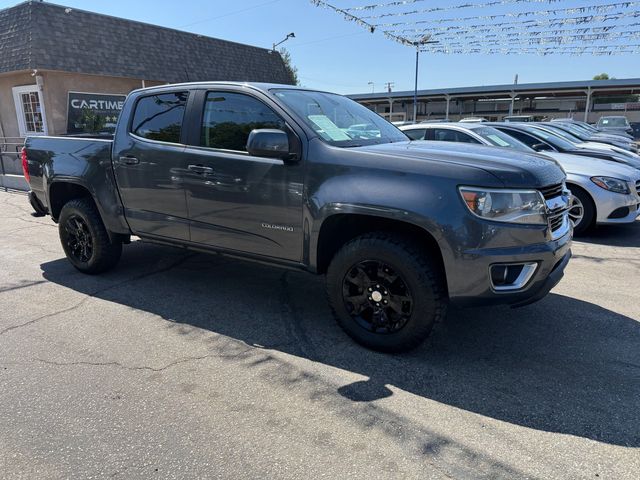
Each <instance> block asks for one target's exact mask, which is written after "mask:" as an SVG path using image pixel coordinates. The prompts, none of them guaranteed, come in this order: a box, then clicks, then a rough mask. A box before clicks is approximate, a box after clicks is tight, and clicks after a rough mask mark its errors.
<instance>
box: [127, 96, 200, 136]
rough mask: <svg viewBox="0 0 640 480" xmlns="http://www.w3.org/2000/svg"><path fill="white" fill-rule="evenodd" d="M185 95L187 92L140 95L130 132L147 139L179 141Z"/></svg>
mask: <svg viewBox="0 0 640 480" xmlns="http://www.w3.org/2000/svg"><path fill="white" fill-rule="evenodd" d="M187 97H188V93H187V92H171V93H163V94H160V95H150V96H148V97H142V98H141V99H140V100H138V103H137V104H136V109H135V112H134V114H133V122H132V123H131V133H133V134H134V135H137V136H138V137H142V138H147V139H149V140H156V141H160V142H168V143H180V135H181V134H182V122H183V120H184V111H185V107H186V105H187Z"/></svg>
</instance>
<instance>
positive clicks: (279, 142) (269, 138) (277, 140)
mask: <svg viewBox="0 0 640 480" xmlns="http://www.w3.org/2000/svg"><path fill="white" fill-rule="evenodd" d="M247 152H249V154H250V155H253V156H255V157H267V158H280V159H282V160H285V159H288V157H289V155H290V154H291V152H290V150H289V136H288V135H287V134H286V133H285V132H283V131H282V130H277V129H272V128H260V129H256V130H251V133H250V134H249V139H248V140H247Z"/></svg>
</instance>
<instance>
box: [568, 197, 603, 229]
mask: <svg viewBox="0 0 640 480" xmlns="http://www.w3.org/2000/svg"><path fill="white" fill-rule="evenodd" d="M568 188H569V190H570V191H571V195H573V196H574V197H576V198H577V199H578V200H580V203H582V209H583V216H582V221H581V222H580V224H579V225H577V226H575V225H574V229H573V233H574V235H581V234H583V233H585V232H587V231H588V230H589V229H590V228H591V227H593V225H594V223H595V216H596V211H595V207H594V205H593V201H592V200H591V197H589V195H588V194H587V193H585V192H583V191H582V190H581V189H579V188H576V187H573V186H572V185H568Z"/></svg>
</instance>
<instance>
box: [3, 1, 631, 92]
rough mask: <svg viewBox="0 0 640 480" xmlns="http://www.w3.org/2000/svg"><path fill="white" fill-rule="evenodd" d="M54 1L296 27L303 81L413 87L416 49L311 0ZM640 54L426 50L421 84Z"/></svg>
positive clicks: (543, 76)
mask: <svg viewBox="0 0 640 480" xmlns="http://www.w3.org/2000/svg"><path fill="white" fill-rule="evenodd" d="M376 1H379V0H376ZM17 3H19V2H18V1H17V0H13V1H8V0H0V8H6V7H10V6H13V5H16V4H17ZM51 3H58V4H62V5H65V6H69V7H72V8H78V9H83V10H90V11H94V12H98V13H104V14H108V15H113V16H117V17H124V18H129V19H132V20H138V21H143V22H147V23H152V24H156V25H162V26H165V27H170V28H176V29H179V30H185V31H188V32H193V33H198V34H202V35H207V36H211V37H217V38H221V39H225V40H231V41H235V42H240V43H246V44H250V45H256V46H260V47H264V48H270V47H271V45H272V44H273V43H274V42H278V41H280V40H282V39H283V38H284V37H285V36H286V35H287V34H288V33H290V32H293V33H295V38H292V39H289V40H288V41H287V42H285V43H284V44H283V45H282V46H283V47H286V48H287V49H288V50H289V52H290V53H291V56H292V60H293V63H294V65H295V66H296V67H297V68H298V75H299V78H300V82H301V84H302V85H304V86H306V87H309V88H317V89H322V90H328V91H334V92H337V93H342V94H348V93H365V92H371V91H372V89H374V88H375V91H376V92H379V91H383V90H384V88H385V83H386V82H393V83H394V87H393V90H394V91H402V90H413V87H414V75H415V50H414V49H412V48H410V47H406V46H403V45H400V44H398V43H396V42H393V41H391V40H388V39H386V38H385V37H384V36H383V35H382V34H380V33H377V32H375V33H373V34H371V33H369V32H367V31H365V30H364V29H363V28H362V27H360V26H358V25H356V24H355V23H352V22H348V21H345V20H344V19H343V18H342V17H341V16H339V15H337V14H336V13H334V12H332V11H329V10H327V9H324V8H319V7H316V6H314V5H313V4H311V2H310V1H309V0H208V1H207V0H180V1H175V0H171V1H169V0H134V1H132V0H109V1H96V0H83V1H80V0H59V1H56V2H51ZM333 3H335V4H336V5H342V6H345V5H360V4H367V3H375V2H372V1H370V0H366V1H363V0H351V1H346V0H335V1H334V2H333ZM460 3H465V2H462V0H443V1H437V2H436V1H433V2H432V1H429V2H425V5H428V6H433V5H455V4H460ZM585 3H587V4H589V5H591V4H597V3H603V2H602V1H596V0H590V1H588V2H584V1H575V0H568V1H557V2H555V3H552V4H551V5H553V6H554V8H560V7H558V5H562V6H564V5H566V6H569V7H573V6H576V5H584V4H585ZM605 3H607V2H606V1H605ZM609 3H610V2H609ZM508 8H518V7H517V6H516V7H513V6H512V7H496V8H492V9H491V11H492V12H495V13H503V12H505V11H507V9H508ZM520 8H525V9H526V8H531V7H530V6H522V7H520ZM537 8H539V7H537ZM485 10H489V9H485ZM463 13H464V12H463V11H453V12H447V13H446V15H445V16H449V17H458V16H462V15H463ZM105 34H106V35H108V32H105ZM638 43H640V41H639V42H638ZM639 60H640V55H620V56H606V57H605V56H561V55H552V56H544V57H543V56H535V55H444V54H428V53H423V54H421V56H420V68H419V81H418V88H419V89H428V88H449V87H470V86H480V85H493V84H509V83H512V82H513V79H514V76H515V75H516V74H518V76H519V83H533V82H552V81H571V80H587V79H591V78H592V77H593V76H594V75H596V74H598V73H602V72H606V73H608V74H609V75H610V76H614V77H616V78H637V77H640V67H639V66H640V62H639ZM369 82H373V85H371V84H370V83H369Z"/></svg>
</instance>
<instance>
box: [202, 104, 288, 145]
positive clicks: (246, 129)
mask: <svg viewBox="0 0 640 480" xmlns="http://www.w3.org/2000/svg"><path fill="white" fill-rule="evenodd" d="M284 127H285V123H284V121H283V120H282V119H281V118H280V117H279V116H278V115H276V114H275V113H274V112H273V110H271V109H270V108H269V107H267V106H266V105H265V104H264V103H262V102H261V101H259V100H257V99H255V98H253V97H250V96H249V95H243V94H241V93H227V92H209V93H207V99H206V102H205V106H204V116H203V122H202V135H201V137H202V138H201V144H202V145H203V146H205V147H212V148H221V149H225V150H237V151H242V152H246V151H247V139H248V138H249V133H251V130H255V129H258V128H278V129H281V130H282V129H284Z"/></svg>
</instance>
